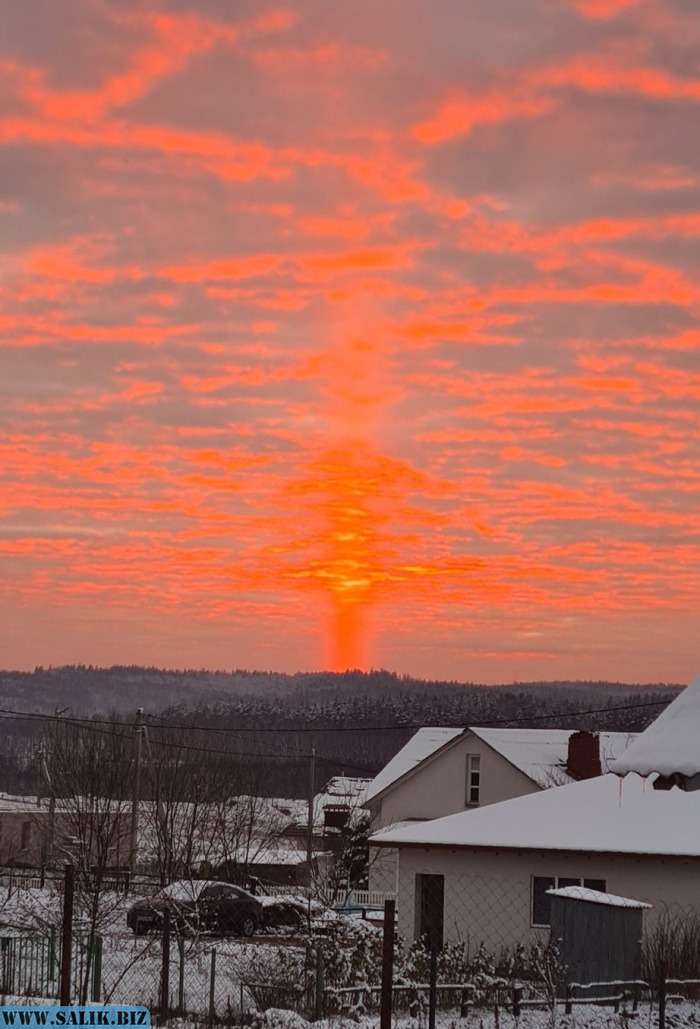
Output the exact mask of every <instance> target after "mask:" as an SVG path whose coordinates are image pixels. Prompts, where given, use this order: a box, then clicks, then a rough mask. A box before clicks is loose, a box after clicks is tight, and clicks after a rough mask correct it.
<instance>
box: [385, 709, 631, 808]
mask: <svg viewBox="0 0 700 1029" xmlns="http://www.w3.org/2000/svg"><path fill="white" fill-rule="evenodd" d="M573 731H574V730H573V729H501V728H497V729H492V728H488V727H481V726H467V727H465V728H464V729H455V728H446V727H439V726H434V727H432V728H426V729H419V730H418V732H417V733H416V734H415V735H414V736H412V737H411V739H410V740H409V741H408V743H407V744H406V745H405V746H404V747H402V748H401V750H400V751H399V752H398V754H396V755H395V756H394V757H393V758H392V759H391V761H390V762H389V764H388V765H386V766H385V767H384V768H383V769H382V771H381V772H380V773H379V775H377V776H376V778H375V779H374V780H373V781H372V783H371V784H370V786H369V788H368V790H367V794H366V800H371V799H372V798H373V797H376V796H378V794H380V793H383V792H384V790H386V789H387V788H388V787H389V786H391V785H392V784H393V783H395V782H396V781H397V780H398V779H400V778H401V777H402V776H404V775H406V774H407V773H408V772H411V771H413V770H414V769H415V768H417V766H418V765H419V764H421V763H422V762H423V761H425V760H426V759H427V758H429V757H431V756H432V755H433V754H435V753H436V752H437V751H438V750H439V749H440V748H441V747H444V746H445V744H446V743H449V742H450V741H451V740H454V739H456V738H457V736H461V735H462V733H464V732H473V733H474V735H475V736H478V738H479V739H481V740H483V741H484V743H487V744H488V745H489V746H490V747H493V749H494V750H495V751H497V752H498V753H499V754H501V755H502V756H503V757H504V758H505V759H506V760H507V761H510V763H511V764H512V765H514V766H515V767H516V768H519V769H520V771H521V772H523V773H524V774H525V775H527V776H528V778H530V779H532V780H533V781H534V782H536V783H537V785H538V786H542V787H545V788H546V787H548V786H561V785H563V784H564V783H567V782H573V780H572V778H571V776H570V775H569V774H568V773H567V771H566V760H567V756H568V752H569V737H570V736H571V734H572V732H573ZM597 735H598V737H599V740H600V763H601V766H602V769H603V772H607V771H609V765H610V762H611V761H613V760H614V759H615V758H616V757H619V756H620V754H622V752H623V751H624V750H625V748H626V747H628V746H629V744H630V742H631V741H632V740H634V739H635V736H634V734H632V733H626V732H601V733H598V734H597Z"/></svg>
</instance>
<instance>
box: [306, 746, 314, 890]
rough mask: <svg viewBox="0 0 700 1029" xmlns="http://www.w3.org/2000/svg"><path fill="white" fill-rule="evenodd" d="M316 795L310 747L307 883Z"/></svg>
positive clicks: (312, 850)
mask: <svg viewBox="0 0 700 1029" xmlns="http://www.w3.org/2000/svg"><path fill="white" fill-rule="evenodd" d="M315 796H316V748H315V747H312V748H311V753H310V755H309V813H308V821H307V824H306V863H307V864H308V866H309V883H310V882H311V862H312V860H313V854H314V798H315Z"/></svg>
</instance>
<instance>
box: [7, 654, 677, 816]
mask: <svg viewBox="0 0 700 1029" xmlns="http://www.w3.org/2000/svg"><path fill="white" fill-rule="evenodd" d="M679 689H681V686H680V685H679V684H673V683H652V684H639V683H611V682H527V683H525V682H523V683H504V684H502V685H498V686H484V685H479V684H476V683H460V682H440V681H430V680H419V679H412V678H410V677H408V676H398V675H395V674H393V673H391V672H386V671H372V672H359V671H349V672H345V673H342V674H335V673H329V672H323V673H298V674H296V675H283V674H278V673H272V672H258V671H252V672H248V671H242V670H235V671H232V672H211V671H205V670H197V669H192V670H182V671H169V670H162V669H158V668H139V667H121V666H115V667H111V668H96V667H92V666H85V665H77V666H69V667H60V668H42V667H39V668H36V669H35V670H34V671H33V672H13V671H6V672H1V671H0V718H2V722H3V730H4V732H3V740H4V746H3V748H2V752H0V790H1V791H4V792H8V793H35V792H36V791H37V790H38V789H40V776H39V772H38V764H39V763H38V757H37V755H38V751H39V746H40V742H41V738H42V735H43V734H44V733H46V732H47V731H48V730H49V729H50V726H51V724H52V723H51V722H50V721H45V720H43V719H40V718H37V717H36V716H37V715H39V714H49V715H54V714H55V713H56V712H59V713H60V716H61V717H62V718H64V719H71V718H83V719H90V720H92V723H93V728H92V731H95V732H97V731H101V732H115V733H119V734H120V735H124V737H125V746H129V745H130V742H131V738H132V736H133V729H132V724H133V722H134V720H135V718H136V711H137V708H139V707H141V708H143V709H144V711H145V722H146V725H147V726H148V735H149V739H150V741H151V744H152V746H154V747H156V746H158V744H159V743H161V742H162V743H163V744H165V746H169V747H171V748H172V747H173V746H174V745H175V744H178V745H179V744H183V743H184V744H186V745H187V747H189V748H190V751H188V753H190V752H191V753H192V760H193V761H194V760H201V759H202V757H206V756H207V755H206V753H204V752H208V751H212V752H214V753H213V754H212V760H222V759H223V756H224V755H225V756H226V759H227V760H230V761H231V762H232V765H233V766H235V767H237V768H238V769H239V770H240V772H241V775H240V777H239V778H240V781H241V782H243V781H244V780H245V781H247V782H249V783H250V782H252V781H254V782H255V783H256V788H257V790H259V792H263V793H267V794H269V795H276V796H287V797H294V796H297V797H301V796H304V795H305V794H306V792H307V789H308V780H309V755H310V753H311V750H312V748H313V749H314V750H315V753H316V782H317V784H318V785H322V784H323V782H325V781H326V780H327V779H329V778H330V777H331V776H332V775H337V774H341V773H346V774H348V775H358V776H372V775H374V774H375V773H376V772H377V771H378V770H379V769H380V768H381V767H382V766H383V765H384V764H385V763H386V762H387V761H388V760H389V758H391V757H392V756H393V754H395V753H396V751H397V750H398V749H399V748H400V747H401V746H403V744H404V743H405V742H406V740H408V739H409V738H410V736H411V735H412V733H413V732H414V731H415V729H416V728H417V727H419V726H421V725H455V726H462V725H465V726H466V725H503V726H522V727H541V728H548V727H549V728H571V729H577V728H586V729H593V730H600V731H603V730H619V731H628V732H636V731H639V730H641V729H644V728H645V727H646V726H647V725H648V724H649V722H651V721H652V720H653V719H654V718H655V717H656V716H657V715H658V714H659V713H660V712H661V711H662V710H663V707H664V706H665V705H666V704H667V703H669V702H670V701H671V700H672V699H673V698H674V697H675V696H676V694H677V692H678V690H679ZM580 712H591V713H588V714H581V713H580ZM32 714H33V715H34V716H35V717H33V718H31V717H27V715H32ZM117 723H118V724H117ZM214 730H216V731H214ZM85 731H86V732H90V731H91V726H90V723H89V722H88V723H86V724H85ZM169 752H170V751H166V753H169ZM244 772H245V775H244V774H243V773H244Z"/></svg>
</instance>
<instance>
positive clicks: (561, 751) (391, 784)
mask: <svg viewBox="0 0 700 1029" xmlns="http://www.w3.org/2000/svg"><path fill="white" fill-rule="evenodd" d="M634 738H635V737H634V735H631V734H629V733H616V732H601V733H590V732H572V731H571V730H570V729H505V728H500V727H498V728H486V727H481V726H470V727H467V728H446V727H440V726H438V727H426V728H424V729H419V730H418V732H417V733H416V734H415V735H414V736H413V737H412V738H411V739H410V740H409V741H408V743H407V744H406V745H405V746H404V747H403V748H402V749H401V750H400V751H399V752H398V753H397V754H396V755H395V756H394V757H393V758H392V759H391V761H390V762H389V763H388V764H387V765H386V766H385V767H384V768H383V769H382V771H381V772H379V774H378V775H377V776H376V778H375V779H374V780H373V781H372V782H371V783H370V785H369V786H368V788H367V790H366V794H365V806H366V807H367V808H368V809H369V811H370V817H371V828H372V831H373V832H377V831H378V830H380V829H383V828H386V827H387V826H390V825H399V824H402V823H410V822H415V821H425V820H428V819H434V818H440V817H443V816H446V815H452V814H457V813H458V812H462V811H467V812H475V811H476V810H477V809H479V808H483V807H487V806H489V805H492V804H497V803H500V802H502V801H504V800H510V799H512V798H514V797H522V796H527V795H529V794H538V793H541V792H542V790H545V789H548V788H549V787H551V786H561V785H564V784H566V783H572V782H577V781H580V780H583V779H589V778H592V777H594V776H600V775H601V774H603V773H604V772H606V771H607V770H608V767H609V765H610V763H611V762H612V761H613V760H614V759H615V758H616V757H619V756H620V755H621V754H622V752H623V751H624V750H625V749H626V747H627V746H628V745H629V744H630V743H631V742H632V741H633V740H634ZM396 876H397V854H396V852H392V851H391V850H388V849H386V848H382V849H381V850H380V849H379V848H376V849H375V848H374V847H372V848H371V851H370V873H369V878H370V889H371V890H375V891H378V892H392V891H394V890H395V888H396Z"/></svg>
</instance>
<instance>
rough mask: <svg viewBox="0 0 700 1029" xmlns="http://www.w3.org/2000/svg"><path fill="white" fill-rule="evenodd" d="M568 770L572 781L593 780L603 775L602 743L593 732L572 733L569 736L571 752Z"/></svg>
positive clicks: (568, 759)
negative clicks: (601, 762) (601, 761)
mask: <svg viewBox="0 0 700 1029" xmlns="http://www.w3.org/2000/svg"><path fill="white" fill-rule="evenodd" d="M566 770H567V772H568V773H569V775H570V776H571V778H572V779H593V778H594V777H595V776H596V775H602V772H603V770H602V768H601V766H600V742H599V740H598V737H597V735H596V734H595V733H593V732H586V730H582V731H581V732H572V734H571V736H569V752H568V755H567V758H566Z"/></svg>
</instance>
